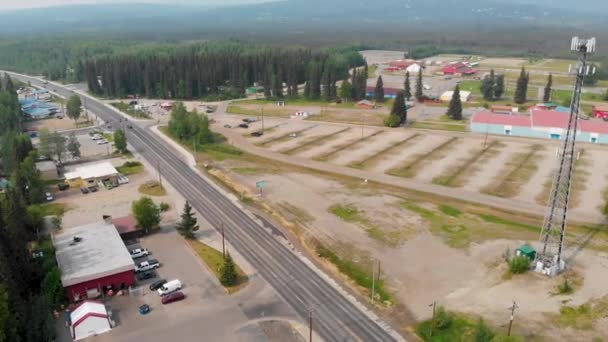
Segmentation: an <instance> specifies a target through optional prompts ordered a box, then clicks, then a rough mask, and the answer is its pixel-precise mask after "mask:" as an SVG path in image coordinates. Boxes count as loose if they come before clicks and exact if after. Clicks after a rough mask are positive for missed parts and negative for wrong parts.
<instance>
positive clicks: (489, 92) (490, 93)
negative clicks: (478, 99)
mask: <svg viewBox="0 0 608 342" xmlns="http://www.w3.org/2000/svg"><path fill="white" fill-rule="evenodd" d="M480 90H481V94H482V95H483V99H484V100H486V101H493V100H494V91H495V85H494V69H492V70H491V71H490V75H489V76H486V77H484V79H483V80H482V81H481V86H480Z"/></svg>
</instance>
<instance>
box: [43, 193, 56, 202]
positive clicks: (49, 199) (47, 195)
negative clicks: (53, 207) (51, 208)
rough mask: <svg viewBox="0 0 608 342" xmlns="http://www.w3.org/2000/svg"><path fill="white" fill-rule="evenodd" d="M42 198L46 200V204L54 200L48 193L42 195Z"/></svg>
mask: <svg viewBox="0 0 608 342" xmlns="http://www.w3.org/2000/svg"><path fill="white" fill-rule="evenodd" d="M44 196H45V197H46V200H47V201H48V202H50V201H52V200H54V198H53V195H51V193H50V192H47V193H45V194H44Z"/></svg>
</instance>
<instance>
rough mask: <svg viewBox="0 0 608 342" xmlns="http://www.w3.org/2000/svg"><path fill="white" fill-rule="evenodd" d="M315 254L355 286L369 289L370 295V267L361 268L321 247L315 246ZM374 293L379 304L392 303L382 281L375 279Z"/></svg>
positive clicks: (392, 300) (391, 298)
mask: <svg viewBox="0 0 608 342" xmlns="http://www.w3.org/2000/svg"><path fill="white" fill-rule="evenodd" d="M317 254H318V255H319V256H320V257H321V258H324V259H326V260H328V261H329V262H331V263H332V264H334V265H335V266H336V267H337V268H338V270H339V271H340V272H341V273H343V274H345V275H346V276H347V277H348V278H350V279H351V280H353V281H354V282H355V283H356V284H357V285H359V286H361V287H363V288H365V289H369V294H370V295H371V288H372V274H371V272H370V271H371V268H370V267H362V265H360V263H357V262H354V261H352V260H350V259H348V258H346V257H341V256H339V255H337V254H336V253H335V252H333V251H332V250H330V249H329V248H327V247H324V246H322V245H319V246H317ZM374 287H375V293H376V296H377V298H378V299H379V300H380V302H382V303H384V304H386V305H391V304H393V303H394V299H393V296H392V295H391V294H390V293H389V292H388V290H387V289H386V288H385V285H384V280H382V279H376V281H375V283H374Z"/></svg>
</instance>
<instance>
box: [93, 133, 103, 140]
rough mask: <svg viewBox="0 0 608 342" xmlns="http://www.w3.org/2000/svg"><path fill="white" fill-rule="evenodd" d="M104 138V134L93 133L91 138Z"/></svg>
mask: <svg viewBox="0 0 608 342" xmlns="http://www.w3.org/2000/svg"><path fill="white" fill-rule="evenodd" d="M101 139H103V135H101V134H93V136H92V137H91V140H101Z"/></svg>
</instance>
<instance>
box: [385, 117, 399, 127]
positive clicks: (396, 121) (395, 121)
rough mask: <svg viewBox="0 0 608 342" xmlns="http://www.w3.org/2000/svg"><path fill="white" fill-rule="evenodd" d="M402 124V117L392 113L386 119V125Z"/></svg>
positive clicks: (397, 125) (396, 125)
mask: <svg viewBox="0 0 608 342" xmlns="http://www.w3.org/2000/svg"><path fill="white" fill-rule="evenodd" d="M400 124H401V119H399V116H397V115H394V114H391V115H389V116H388V117H387V118H386V119H384V126H387V127H399V125H400Z"/></svg>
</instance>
